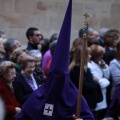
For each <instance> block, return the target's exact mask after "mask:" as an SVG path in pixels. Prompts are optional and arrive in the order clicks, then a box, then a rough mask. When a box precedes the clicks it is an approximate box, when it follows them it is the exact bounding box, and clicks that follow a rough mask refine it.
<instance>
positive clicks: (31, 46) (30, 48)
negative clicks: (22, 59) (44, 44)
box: [26, 42, 38, 51]
mask: <svg viewBox="0 0 120 120" xmlns="http://www.w3.org/2000/svg"><path fill="white" fill-rule="evenodd" d="M26 50H28V51H29V50H38V47H37V46H36V45H33V44H32V43H30V42H28V46H27V48H26Z"/></svg>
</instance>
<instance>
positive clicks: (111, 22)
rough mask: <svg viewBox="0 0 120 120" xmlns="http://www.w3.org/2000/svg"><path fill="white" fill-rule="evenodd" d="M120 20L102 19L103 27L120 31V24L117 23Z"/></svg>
mask: <svg viewBox="0 0 120 120" xmlns="http://www.w3.org/2000/svg"><path fill="white" fill-rule="evenodd" d="M117 19H118V18H114V19H112V18H101V26H102V27H107V28H116V29H118V30H120V27H119V26H120V22H116V21H117Z"/></svg>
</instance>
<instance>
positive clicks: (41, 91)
mask: <svg viewBox="0 0 120 120" xmlns="http://www.w3.org/2000/svg"><path fill="white" fill-rule="evenodd" d="M71 13H72V0H69V5H68V8H67V11H66V15H65V18H64V21H63V25H62V28H61V31H60V34H59V37H58V41H57V45H56V47H55V51H54V55H53V59H52V63H51V66H50V70H49V74H48V78H47V79H46V82H45V83H44V84H43V85H42V86H41V87H40V88H38V89H37V90H36V91H35V92H34V93H33V94H32V95H31V96H30V98H29V99H28V100H27V101H26V103H25V104H24V105H23V106H22V111H21V113H20V114H19V115H18V116H17V119H16V120H72V116H73V115H74V114H76V109H77V99H78V90H77V89H76V87H75V86H74V85H73V83H72V82H71V81H70V79H69V70H68V65H69V47H70V32H71ZM80 115H81V118H83V119H84V120H94V117H93V115H92V113H91V111H90V109H89V107H88V105H87V103H86V101H85V99H84V98H83V97H82V103H81V114H80Z"/></svg>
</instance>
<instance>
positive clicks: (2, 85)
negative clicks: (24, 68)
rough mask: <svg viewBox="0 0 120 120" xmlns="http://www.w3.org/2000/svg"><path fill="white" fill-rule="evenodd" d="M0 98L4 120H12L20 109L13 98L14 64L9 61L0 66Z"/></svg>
mask: <svg viewBox="0 0 120 120" xmlns="http://www.w3.org/2000/svg"><path fill="white" fill-rule="evenodd" d="M0 72H1V75H0V97H1V98H2V99H3V101H4V103H5V109H6V116H5V117H6V120H14V119H15V116H16V115H17V114H19V113H20V111H21V108H20V105H19V103H18V101H17V99H16V97H15V94H14V89H13V85H12V83H13V81H14V78H15V77H16V71H15V64H14V63H13V62H10V61H4V62H2V63H1V64H0Z"/></svg>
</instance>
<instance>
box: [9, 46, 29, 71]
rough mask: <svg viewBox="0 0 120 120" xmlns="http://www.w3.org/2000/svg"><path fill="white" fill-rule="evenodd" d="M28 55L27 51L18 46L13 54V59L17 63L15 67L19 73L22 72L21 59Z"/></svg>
mask: <svg viewBox="0 0 120 120" xmlns="http://www.w3.org/2000/svg"><path fill="white" fill-rule="evenodd" d="M26 55H27V51H26V50H25V49H23V48H20V47H19V48H16V49H15V50H14V52H13V53H12V55H11V61H12V62H14V63H15V68H16V71H17V73H20V71H21V68H20V61H21V59H22V58H23V57H24V56H26Z"/></svg>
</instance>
